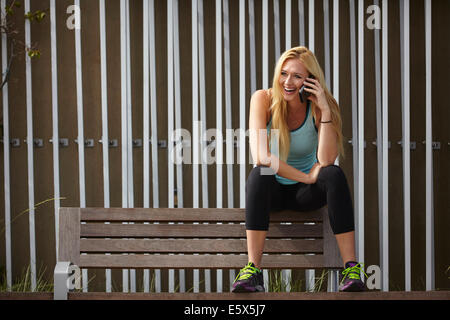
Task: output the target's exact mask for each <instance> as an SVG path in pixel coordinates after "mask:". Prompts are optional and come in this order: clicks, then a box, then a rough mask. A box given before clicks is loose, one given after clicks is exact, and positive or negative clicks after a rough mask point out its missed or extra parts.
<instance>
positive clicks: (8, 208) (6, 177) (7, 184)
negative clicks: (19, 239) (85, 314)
mask: <svg viewBox="0 0 450 320" xmlns="http://www.w3.org/2000/svg"><path fill="white" fill-rule="evenodd" d="M0 10H1V13H2V17H4V16H5V15H6V13H5V0H2V1H1V8H0ZM7 46H8V41H7V37H6V34H5V33H2V74H5V72H6V69H7V68H8V52H7V50H8V48H7ZM2 81H3V77H2ZM2 96H3V163H4V165H3V168H4V189H5V258H6V287H7V290H8V291H10V290H11V286H12V270H11V193H10V191H11V190H10V186H11V185H10V165H9V164H10V158H9V97H8V83H5V85H4V86H3V90H2Z"/></svg>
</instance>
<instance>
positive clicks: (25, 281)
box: [0, 266, 53, 292]
mask: <svg viewBox="0 0 450 320" xmlns="http://www.w3.org/2000/svg"><path fill="white" fill-rule="evenodd" d="M45 271H46V268H45V267H42V266H41V267H40V268H39V271H38V273H37V275H36V289H35V292H53V282H50V281H48V280H46V279H45ZM6 291H11V292H30V291H32V290H31V270H30V266H28V267H27V268H26V269H24V270H23V271H22V274H21V275H20V276H19V277H18V278H16V280H15V281H13V284H12V286H11V288H10V290H9V289H8V287H7V284H6V269H5V268H4V267H2V268H1V280H0V292H6Z"/></svg>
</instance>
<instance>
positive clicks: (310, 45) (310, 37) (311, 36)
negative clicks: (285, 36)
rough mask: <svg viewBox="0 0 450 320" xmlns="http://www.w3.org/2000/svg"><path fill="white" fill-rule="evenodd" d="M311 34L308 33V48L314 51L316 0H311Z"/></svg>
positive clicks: (309, 19) (309, 16)
mask: <svg viewBox="0 0 450 320" xmlns="http://www.w3.org/2000/svg"><path fill="white" fill-rule="evenodd" d="M308 7H309V12H308V21H309V35H308V48H309V50H311V51H312V52H314V0H309V6H308Z"/></svg>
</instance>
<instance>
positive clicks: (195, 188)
mask: <svg viewBox="0 0 450 320" xmlns="http://www.w3.org/2000/svg"><path fill="white" fill-rule="evenodd" d="M197 1H198V0H192V131H193V132H192V138H193V139H192V155H193V157H192V158H193V159H192V160H193V161H192V203H193V207H194V208H198V207H199V201H200V195H199V177H198V175H199V172H198V163H199V144H198V143H199V141H200V138H199V134H198V130H195V128H196V122H197V121H198V120H199V119H198V106H199V102H198V100H199V98H198V85H199V84H198V45H199V43H198V15H197V12H198V9H197V8H198V4H197ZM200 1H201V0H200Z"/></svg>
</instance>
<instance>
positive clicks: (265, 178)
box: [247, 166, 275, 183]
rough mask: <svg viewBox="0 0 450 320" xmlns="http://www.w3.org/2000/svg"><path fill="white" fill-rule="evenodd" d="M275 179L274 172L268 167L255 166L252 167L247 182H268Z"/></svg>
mask: <svg viewBox="0 0 450 320" xmlns="http://www.w3.org/2000/svg"><path fill="white" fill-rule="evenodd" d="M271 180H275V173H274V172H273V171H272V169H270V168H269V167H265V166H256V167H254V168H252V170H251V171H250V174H249V175H248V178H247V183H249V182H269V181H271Z"/></svg>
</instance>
